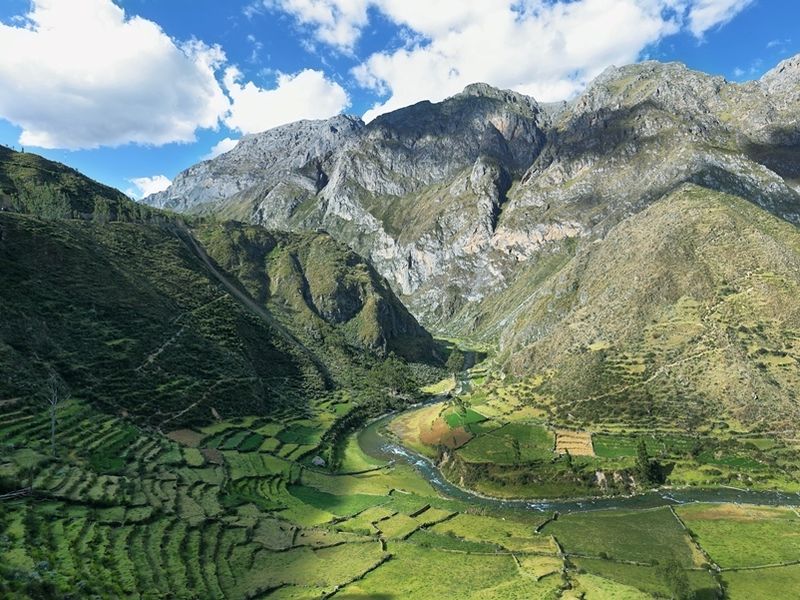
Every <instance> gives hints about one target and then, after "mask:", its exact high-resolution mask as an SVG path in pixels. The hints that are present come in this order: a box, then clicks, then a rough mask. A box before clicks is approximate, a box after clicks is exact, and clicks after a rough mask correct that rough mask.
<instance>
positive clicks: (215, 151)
mask: <svg viewBox="0 0 800 600" xmlns="http://www.w3.org/2000/svg"><path fill="white" fill-rule="evenodd" d="M238 143H239V140H234V139H232V138H229V137H226V138H223V139H221V140H220V141H219V142H217V143H216V144H214V146H212V148H211V151H210V152H209V153H208V154H206V155H205V156H204V157H203V160H211V159H212V158H217V157H218V156H219V155H220V154H225V153H226V152H230V151H231V150H233V149H234V148H235V147H236V144H238Z"/></svg>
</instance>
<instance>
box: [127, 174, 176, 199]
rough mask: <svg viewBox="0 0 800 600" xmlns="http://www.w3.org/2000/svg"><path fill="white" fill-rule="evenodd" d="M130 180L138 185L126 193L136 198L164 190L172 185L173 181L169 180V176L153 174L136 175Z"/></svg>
mask: <svg viewBox="0 0 800 600" xmlns="http://www.w3.org/2000/svg"><path fill="white" fill-rule="evenodd" d="M128 181H130V182H131V183H132V184H133V185H135V186H136V190H132V189H128V190H126V191H125V193H127V194H128V195H129V196H133V197H135V198H147V196H149V195H150V194H156V193H158V192H163V191H164V190H165V189H167V188H168V187H169V186H170V185H172V182H171V181H170V180H169V178H168V177H166V176H164V175H153V176H152V177H134V178H133V179H129V180H128Z"/></svg>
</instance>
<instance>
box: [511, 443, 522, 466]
mask: <svg viewBox="0 0 800 600" xmlns="http://www.w3.org/2000/svg"><path fill="white" fill-rule="evenodd" d="M511 450H512V452H513V453H514V465H515V466H518V465H519V464H520V463H521V462H522V449H521V448H520V446H519V440H518V439H517V438H511Z"/></svg>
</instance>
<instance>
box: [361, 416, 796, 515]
mask: <svg viewBox="0 0 800 600" xmlns="http://www.w3.org/2000/svg"><path fill="white" fill-rule="evenodd" d="M396 417H397V415H388V416H385V417H383V418H381V419H378V420H377V421H373V422H372V423H370V424H369V425H368V426H367V427H365V428H364V429H362V430H361V432H359V434H358V443H359V445H360V446H361V449H362V450H363V451H364V452H365V453H366V454H368V455H369V456H371V457H373V458H376V459H379V460H383V461H395V462H399V463H406V464H409V465H412V466H413V467H414V468H415V469H416V470H417V471H418V472H419V473H420V474H421V475H422V477H424V478H425V479H426V480H427V481H428V482H429V483H430V484H431V485H432V486H433V488H434V489H436V490H437V491H438V492H439V493H441V494H442V495H443V496H445V497H448V498H452V499H454V500H460V501H462V502H468V503H470V504H473V505H478V506H484V507H487V508H494V509H505V510H508V509H522V510H535V511H542V512H553V511H558V512H579V511H588V510H602V509H614V508H619V509H637V508H638V509H643V508H654V507H657V506H665V505H668V504H686V503H689V502H732V503H739V504H761V505H774V506H778V505H783V506H787V505H791V506H796V505H800V494H795V493H783V492H769V491H752V490H739V489H734V488H714V489H702V488H681V489H663V490H658V491H652V492H647V493H644V494H637V495H635V496H622V497H620V496H616V497H598V498H587V499H559V500H524V499H515V500H504V499H501V498H490V497H487V496H482V495H480V494H476V493H473V492H470V491H469V490H465V489H463V488H460V487H458V486H456V485H454V484H452V483H450V482H449V481H447V479H445V477H444V476H443V475H442V472H441V471H440V470H439V469H438V467H436V465H435V464H433V462H432V461H430V460H429V459H427V458H425V457H423V456H420V455H419V454H417V453H415V452H413V451H412V450H409V449H408V448H405V447H403V446H401V445H399V444H398V443H396V442H395V441H394V440H392V439H391V438H390V437H388V435H387V434H386V433H385V426H386V424H387V423H388V422H389V421H390V420H392V419H394V418H396Z"/></svg>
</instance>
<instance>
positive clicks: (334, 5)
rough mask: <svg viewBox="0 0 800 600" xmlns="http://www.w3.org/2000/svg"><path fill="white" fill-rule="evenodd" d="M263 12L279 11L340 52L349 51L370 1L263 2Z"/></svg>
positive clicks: (359, 29) (282, 0) (308, 0)
mask: <svg viewBox="0 0 800 600" xmlns="http://www.w3.org/2000/svg"><path fill="white" fill-rule="evenodd" d="M263 4H264V6H265V7H267V8H271V9H280V10H283V11H285V12H288V13H291V14H293V15H295V16H296V17H297V19H298V20H299V21H300V23H302V24H304V25H311V26H312V27H314V28H315V33H316V37H317V38H318V39H319V40H320V41H321V42H324V43H326V44H330V45H331V46H335V47H337V48H339V49H340V50H343V51H348V52H349V51H351V50H352V48H353V45H354V44H355V42H356V40H358V37H359V35H360V33H361V28H362V27H364V26H365V25H366V24H367V7H368V6H369V4H370V0H263Z"/></svg>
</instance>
